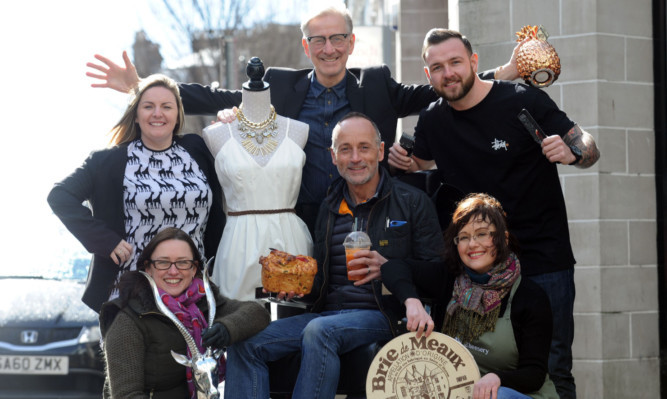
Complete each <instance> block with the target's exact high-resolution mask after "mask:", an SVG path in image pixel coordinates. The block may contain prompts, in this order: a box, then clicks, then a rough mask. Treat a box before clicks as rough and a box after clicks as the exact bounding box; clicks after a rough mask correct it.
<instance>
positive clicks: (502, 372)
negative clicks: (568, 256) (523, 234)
mask: <svg viewBox="0 0 667 399" xmlns="http://www.w3.org/2000/svg"><path fill="white" fill-rule="evenodd" d="M444 236H445V247H446V253H445V264H443V263H428V262H416V261H392V260H390V261H388V262H387V263H385V264H384V265H383V266H382V280H383V283H384V285H385V286H386V287H387V288H388V289H389V290H390V291H391V292H392V293H393V294H394V295H395V296H397V298H398V299H399V300H400V301H401V302H402V303H403V304H404V305H405V307H406V315H407V319H408V322H407V328H408V330H410V331H418V332H426V333H427V334H430V332H431V331H433V329H434V328H436V327H437V330H438V331H442V332H443V333H445V334H447V335H449V336H451V337H454V338H455V339H457V340H458V341H460V342H461V343H463V345H465V346H466V347H467V348H468V350H470V352H471V354H472V355H473V357H474V358H475V361H476V362H477V365H478V367H479V370H480V374H481V375H482V377H481V378H480V380H478V381H477V382H476V383H475V386H474V388H473V398H474V399H489V398H491V399H514V398H519V399H521V398H524V399H525V398H535V399H537V398H540V399H542V398H549V399H551V398H553V399H557V398H558V394H557V393H556V388H555V387H554V385H553V383H552V382H551V380H549V377H548V375H547V362H548V357H549V348H550V345H551V331H552V319H551V307H550V306H549V300H548V298H547V296H546V294H545V293H544V292H543V291H542V290H541V288H540V287H539V286H537V285H536V284H534V283H533V282H531V281H530V280H528V279H522V278H521V265H520V263H519V259H518V258H517V255H516V254H517V253H518V252H517V251H518V248H517V245H516V243H515V240H514V238H513V236H512V235H511V234H510V233H509V231H508V229H507V220H506V216H505V212H504V211H503V209H502V206H501V205H500V203H499V202H498V201H497V200H496V199H495V198H493V197H491V196H489V195H486V194H470V195H469V196H467V197H466V198H464V199H463V200H462V201H460V202H459V203H458V205H457V208H456V210H455V211H454V214H453V216H452V222H451V223H450V225H449V227H447V229H446V230H445V233H444ZM418 292H419V293H421V294H422V295H423V296H427V297H432V298H437V299H439V302H440V303H442V304H443V305H444V304H446V307H443V309H442V311H440V312H438V311H436V312H435V314H434V315H433V319H435V322H434V320H433V319H432V318H431V316H430V315H428V314H427V313H426V312H425V311H424V308H423V306H422V303H421V301H420V300H419V295H418ZM438 313H440V314H438ZM443 319H444V321H443Z"/></svg>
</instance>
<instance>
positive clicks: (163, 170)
mask: <svg viewBox="0 0 667 399" xmlns="http://www.w3.org/2000/svg"><path fill="white" fill-rule="evenodd" d="M127 151H128V162H127V166H126V167H125V178H124V180H123V199H124V202H123V204H124V221H125V233H126V236H125V241H127V242H128V243H130V244H131V245H132V246H134V248H135V251H134V253H133V256H132V258H131V259H130V260H128V261H127V262H125V263H123V264H122V265H121V270H120V273H119V275H118V276H119V277H120V275H121V274H122V273H124V272H125V271H128V270H136V260H137V258H138V257H139V255H140V254H141V251H142V250H143V249H144V248H145V246H146V245H147V244H148V242H149V241H150V240H151V239H152V238H153V237H154V236H155V234H157V232H158V231H160V230H162V229H163V228H165V227H177V228H179V229H181V230H183V231H185V232H186V233H188V235H190V237H192V239H193V240H194V242H195V244H196V245H197V248H199V251H200V252H201V253H202V254H203V253H204V243H203V235H204V231H205V229H206V221H207V220H208V215H209V213H210V209H211V202H212V195H213V194H212V192H211V188H210V186H209V184H208V181H207V180H206V175H204V173H203V172H202V171H201V170H200V169H199V165H197V163H196V162H195V160H194V159H193V158H192V157H191V156H190V154H189V153H188V152H187V151H186V150H185V149H184V148H183V147H181V146H179V145H178V144H175V143H174V145H172V146H171V147H169V148H168V149H166V150H164V151H152V150H150V149H148V148H146V147H145V146H144V145H143V144H142V143H141V140H136V141H134V142H132V143H130V145H129V146H128V148H127ZM112 297H113V295H112Z"/></svg>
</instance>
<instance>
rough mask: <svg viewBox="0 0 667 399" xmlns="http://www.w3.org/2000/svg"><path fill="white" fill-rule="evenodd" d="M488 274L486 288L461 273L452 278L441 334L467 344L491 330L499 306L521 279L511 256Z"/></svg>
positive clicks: (517, 266)
mask: <svg viewBox="0 0 667 399" xmlns="http://www.w3.org/2000/svg"><path fill="white" fill-rule="evenodd" d="M488 274H489V275H490V276H491V278H490V279H489V281H488V282H487V283H486V284H477V283H475V282H473V281H472V280H471V279H470V276H468V274H467V273H465V272H464V273H461V274H460V275H459V276H458V277H457V278H456V281H455V282H454V292H453V294H452V300H451V301H450V302H449V304H448V305H447V314H446V315H445V324H444V328H443V330H442V332H443V333H445V334H447V335H449V336H451V337H456V338H458V339H459V340H461V342H463V343H468V342H472V341H474V340H476V339H477V338H479V337H480V336H481V335H482V334H484V333H485V332H487V331H493V330H495V328H496V321H497V320H498V315H499V314H500V304H501V302H502V300H503V298H504V297H505V295H507V294H508V293H509V292H510V290H511V289H512V285H514V282H515V281H516V280H517V278H519V276H520V275H521V266H520V264H519V259H518V258H517V257H516V255H515V254H513V253H511V254H510V256H509V257H508V258H507V260H506V261H505V262H504V263H498V264H497V265H495V266H494V267H493V268H492V269H491V270H490V271H489V273H488Z"/></svg>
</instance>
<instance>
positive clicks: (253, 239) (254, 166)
mask: <svg viewBox="0 0 667 399" xmlns="http://www.w3.org/2000/svg"><path fill="white" fill-rule="evenodd" d="M227 126H228V128H229V129H230V133H231V126H230V124H227ZM305 161H306V154H305V153H304V152H303V150H302V149H301V147H299V145H298V144H296V143H295V142H294V141H293V140H292V139H290V137H289V120H288V125H287V132H286V134H285V138H284V139H283V140H282V142H281V143H280V145H279V146H278V148H277V149H276V150H275V152H274V153H273V155H272V157H271V159H270V160H269V162H268V163H267V164H266V166H261V165H259V164H258V163H257V162H256V161H255V159H254V158H253V157H252V156H251V155H250V154H248V152H247V151H246V150H245V149H244V148H243V147H242V146H241V144H240V143H239V142H238V141H237V140H236V139H235V138H234V137H233V135H230V138H229V139H228V140H227V141H226V142H225V143H224V144H223V146H222V148H221V149H220V151H218V153H217V154H216V155H215V170H216V172H217V174H218V179H219V180H220V185H221V186H222V191H223V193H224V197H225V214H227V213H228V212H239V211H256V210H262V211H266V210H272V209H273V210H275V209H294V206H295V204H296V200H297V197H298V195H299V187H300V186H301V173H302V169H303V165H304V163H305ZM269 248H275V249H278V250H281V251H285V252H288V253H291V254H294V255H299V254H303V255H309V256H310V255H312V253H313V240H312V238H311V236H310V233H309V232H308V227H307V226H306V224H305V223H304V222H303V220H301V219H300V218H299V217H298V216H297V215H296V214H294V213H291V212H287V213H270V214H249V215H241V216H229V215H227V222H226V224H225V229H224V231H223V233H222V240H221V241H220V245H219V246H218V252H217V255H216V258H215V266H214V268H213V276H212V279H213V281H214V282H215V283H216V284H217V285H218V287H220V292H221V293H222V294H223V295H225V296H227V297H229V298H232V299H238V300H250V299H254V298H255V289H256V288H257V287H261V286H262V281H261V268H262V267H261V265H260V264H259V257H260V256H262V255H263V256H266V255H268V254H269V252H270V249H269Z"/></svg>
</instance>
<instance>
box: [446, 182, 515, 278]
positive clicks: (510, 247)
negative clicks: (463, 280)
mask: <svg viewBox="0 0 667 399" xmlns="http://www.w3.org/2000/svg"><path fill="white" fill-rule="evenodd" d="M478 219H479V220H483V221H486V222H489V223H490V224H493V225H494V226H495V227H496V231H495V233H494V234H493V245H494V246H495V247H496V262H504V260H505V259H507V257H509V255H510V252H514V253H518V250H519V248H518V245H517V243H516V239H515V238H514V236H513V235H512V234H510V233H509V230H508V228H507V215H506V214H505V211H504V210H503V207H502V206H501V205H500V202H499V201H498V200H497V199H495V198H494V197H492V196H490V195H488V194H484V193H473V194H469V195H468V196H466V197H465V198H463V199H462V200H461V201H459V202H458V204H457V206H456V210H455V211H454V214H453V215H452V222H451V223H450V224H449V226H448V227H447V229H446V230H445V233H444V235H445V258H446V260H447V264H448V267H449V270H450V272H452V274H454V275H459V274H461V273H462V272H463V263H462V261H461V257H460V256H459V252H458V248H457V245H456V244H455V243H454V237H456V236H457V235H458V234H459V232H460V231H461V229H463V227H465V225H467V224H468V223H470V221H472V220H478ZM506 237H507V239H506Z"/></svg>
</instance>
